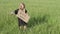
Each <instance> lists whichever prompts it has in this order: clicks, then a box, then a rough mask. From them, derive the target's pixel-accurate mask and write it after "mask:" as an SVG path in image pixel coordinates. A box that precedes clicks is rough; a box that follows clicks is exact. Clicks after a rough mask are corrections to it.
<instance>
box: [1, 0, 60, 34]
mask: <svg viewBox="0 0 60 34" xmlns="http://www.w3.org/2000/svg"><path fill="white" fill-rule="evenodd" d="M22 1H23V2H24V3H25V5H26V9H27V11H28V14H29V15H30V17H31V18H30V20H29V22H28V28H27V30H26V31H25V32H23V31H21V30H19V28H18V20H17V17H16V16H15V15H11V14H10V13H11V12H12V11H14V10H16V9H17V8H18V6H19V4H20V3H21V2H22ZM0 34H60V0H0Z"/></svg>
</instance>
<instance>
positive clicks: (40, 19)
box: [28, 15, 49, 27]
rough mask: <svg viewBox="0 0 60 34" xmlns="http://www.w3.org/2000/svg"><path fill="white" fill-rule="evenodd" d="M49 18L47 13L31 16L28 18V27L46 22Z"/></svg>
mask: <svg viewBox="0 0 60 34" xmlns="http://www.w3.org/2000/svg"><path fill="white" fill-rule="evenodd" d="M48 19H49V15H44V16H42V17H41V16H37V17H32V18H30V20H29V23H28V27H33V26H35V25H38V24H43V23H47V22H48Z"/></svg>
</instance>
